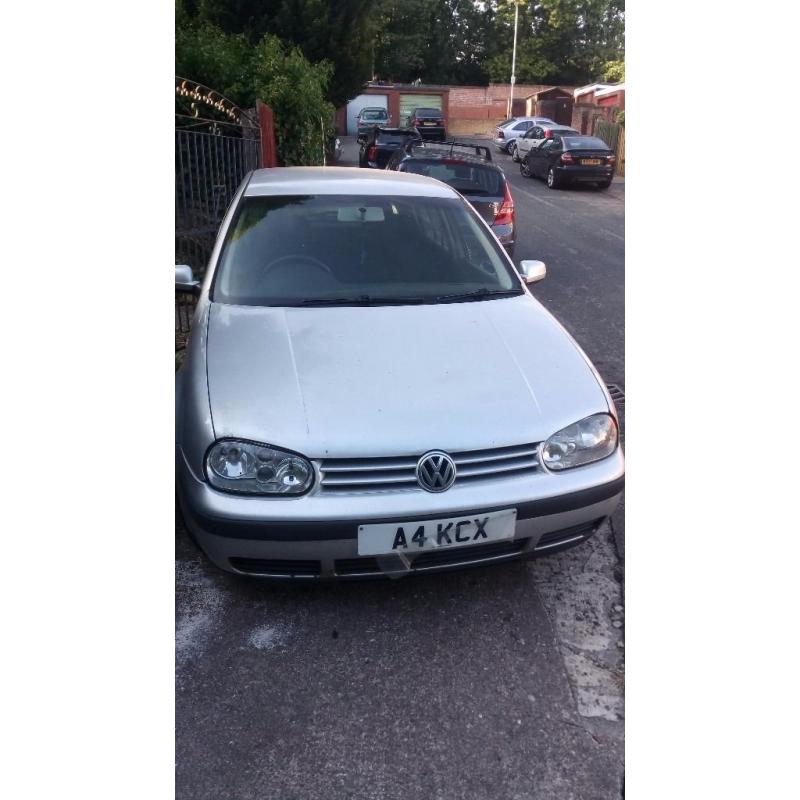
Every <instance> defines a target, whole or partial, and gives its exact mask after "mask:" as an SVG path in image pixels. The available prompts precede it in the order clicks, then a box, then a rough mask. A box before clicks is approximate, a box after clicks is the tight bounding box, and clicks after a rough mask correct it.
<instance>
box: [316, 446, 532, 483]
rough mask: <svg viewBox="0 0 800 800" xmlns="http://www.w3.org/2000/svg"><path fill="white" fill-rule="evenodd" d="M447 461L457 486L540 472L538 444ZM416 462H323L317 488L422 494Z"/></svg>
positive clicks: (401, 458) (410, 458) (454, 455)
mask: <svg viewBox="0 0 800 800" xmlns="http://www.w3.org/2000/svg"><path fill="white" fill-rule="evenodd" d="M450 457H451V458H452V459H453V461H455V464H456V481H455V482H456V484H461V483H465V482H467V481H480V480H488V479H490V478H495V477H498V476H505V475H509V476H511V475H525V474H531V473H534V472H536V471H537V470H539V468H540V464H539V445H538V443H537V444H523V445H514V446H512V447H497V448H493V449H490V450H469V451H466V452H463V453H450ZM417 461H419V456H397V457H384V458H328V459H324V460H323V461H322V462H321V463H320V487H321V490H322V491H324V492H366V491H381V490H384V491H386V490H395V491H396V490H397V489H409V490H417V491H423V490H422V489H420V488H419V485H418V484H417V477H416V468H417Z"/></svg>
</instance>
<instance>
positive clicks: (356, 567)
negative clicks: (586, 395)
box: [177, 449, 624, 580]
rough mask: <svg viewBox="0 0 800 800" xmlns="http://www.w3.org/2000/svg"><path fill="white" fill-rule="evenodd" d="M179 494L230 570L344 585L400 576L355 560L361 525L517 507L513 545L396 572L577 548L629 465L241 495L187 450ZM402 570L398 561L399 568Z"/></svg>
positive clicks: (441, 555)
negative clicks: (385, 489)
mask: <svg viewBox="0 0 800 800" xmlns="http://www.w3.org/2000/svg"><path fill="white" fill-rule="evenodd" d="M177 456H178V474H177V489H178V496H179V499H180V503H181V508H182V511H183V514H184V520H185V523H186V526H187V528H188V529H189V531H190V532H191V534H192V535H193V536H194V538H195V540H196V541H197V543H198V544H199V546H200V547H201V548H202V549H203V551H204V552H205V553H206V555H207V556H208V557H209V558H210V559H211V561H212V562H213V563H214V564H216V565H217V566H218V567H220V568H221V569H223V570H226V571H228V572H237V573H241V574H248V575H257V576H261V577H268V578H299V579H306V580H314V579H317V580H318V579H338V578H351V577H373V576H378V575H383V574H389V573H393V570H395V568H396V567H397V564H395V562H394V561H393V559H394V558H396V557H389V556H387V557H379V558H378V559H375V558H368V557H360V556H359V554H358V526H359V524H367V523H375V522H394V521H397V522H398V523H400V522H413V521H415V520H421V519H437V518H443V517H451V516H462V515H463V516H466V515H469V514H471V513H479V512H487V511H494V510H500V509H504V508H512V507H513V508H516V509H517V523H516V530H515V538H514V539H513V540H511V541H510V542H505V543H494V544H493V545H491V546H490V545H480V546H473V547H464V548H453V549H445V548H443V549H442V550H434V551H430V552H429V554H426V555H425V556H424V557H422V558H418V559H417V561H416V562H414V565H413V566H412V567H411V568H410V569H409V568H407V566H406V567H403V568H402V569H400V568H399V567H398V569H399V572H398V573H397V574H405V573H406V572H423V571H424V572H428V571H435V570H442V569H452V568H457V567H465V566H473V565H478V564H483V563H492V562H494V561H505V560H511V559H516V558H526V557H533V556H535V555H539V554H543V553H547V552H552V551H553V550H555V549H561V548H563V547H565V546H571V545H573V544H578V543H580V542H581V541H583V540H585V539H586V538H588V536H590V535H591V534H592V533H593V532H594V530H596V528H597V527H598V525H599V524H600V523H602V521H603V520H604V519H605V518H607V517H608V516H609V515H610V514H611V513H612V512H613V511H614V509H615V508H616V506H617V504H618V502H619V500H620V497H621V494H622V489H623V483H624V461H623V457H622V453H621V451H620V450H619V449H618V450H617V452H616V453H614V454H613V455H612V456H610V457H609V458H607V459H605V460H604V461H601V462H598V463H596V464H592V465H590V466H587V467H582V468H579V469H577V470H572V471H571V474H570V473H564V474H561V475H556V474H551V473H539V474H536V475H533V476H527V477H520V478H511V479H493V480H487V481H485V482H484V483H483V484H481V485H480V486H478V485H477V484H474V483H467V484H463V485H462V486H458V484H456V485H455V486H454V487H453V488H452V489H450V490H449V491H448V492H443V493H440V494H430V493H427V492H423V491H421V490H408V491H403V492H393V493H391V494H389V493H387V494H376V493H366V492H365V493H361V494H352V495H351V494H347V495H338V494H337V495H330V496H328V495H325V494H324V493H317V494H315V493H314V492H313V491H312V492H311V493H310V494H308V495H306V496H303V497H298V498H291V499H289V498H259V497H237V496H234V495H230V494H226V493H223V492H219V491H216V490H215V489H212V488H211V487H210V486H209V485H208V484H207V483H206V482H205V481H203V480H200V479H199V478H198V477H196V476H195V475H194V474H193V473H192V472H191V470H190V469H189V467H188V465H187V464H186V462H185V460H184V458H183V456H182V454H181V452H180V450H179V451H178V453H177ZM398 563H399V562H398Z"/></svg>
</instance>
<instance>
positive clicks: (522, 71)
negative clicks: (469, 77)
mask: <svg viewBox="0 0 800 800" xmlns="http://www.w3.org/2000/svg"><path fill="white" fill-rule="evenodd" d="M495 5H496V6H497V26H498V28H499V29H505V34H504V38H505V40H506V41H508V42H510V41H512V38H513V35H514V33H513V31H514V5H513V3H496V4H495ZM624 35H625V21H624V0H539V2H535V3H534V2H527V3H520V7H519V30H518V42H517V65H516V74H517V80H518V81H519V82H521V83H554V84H559V83H561V84H570V85H579V84H584V83H589V82H591V81H594V80H597V79H599V78H601V77H602V74H603V72H604V70H605V67H606V64H607V63H608V62H609V61H614V60H621V59H622V57H623V52H624ZM487 72H488V74H489V77H490V79H491V80H493V81H507V80H508V78H509V76H510V74H511V48H510V47H508V46H505V47H503V48H501V49H500V50H499V51H498V52H496V53H494V54H493V55H492V56H490V57H489V59H488V61H487Z"/></svg>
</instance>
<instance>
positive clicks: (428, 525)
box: [358, 508, 517, 556]
mask: <svg viewBox="0 0 800 800" xmlns="http://www.w3.org/2000/svg"><path fill="white" fill-rule="evenodd" d="M516 521H517V509H516V508H509V509H505V510H503V511H491V512H488V511H487V512H486V513H483V514H465V515H464V516H460V517H447V518H445V519H430V520H422V521H420V520H417V521H416V522H387V523H378V524H375V525H359V526H358V554H359V555H360V556H376V555H385V554H387V553H405V554H409V555H413V554H414V553H421V552H424V551H425V550H436V549H437V548H440V547H448V548H452V547H467V546H469V545H475V544H485V543H486V542H497V541H501V540H503V539H513V538H514V528H515V525H516Z"/></svg>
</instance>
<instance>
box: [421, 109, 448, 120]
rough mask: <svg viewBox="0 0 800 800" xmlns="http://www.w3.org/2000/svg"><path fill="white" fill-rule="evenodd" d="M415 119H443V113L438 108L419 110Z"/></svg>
mask: <svg viewBox="0 0 800 800" xmlns="http://www.w3.org/2000/svg"><path fill="white" fill-rule="evenodd" d="M414 116H415V117H435V118H436V119H441V118H442V112H441V111H439V109H438V108H418V109H417V110H416V113H415V114H414Z"/></svg>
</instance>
